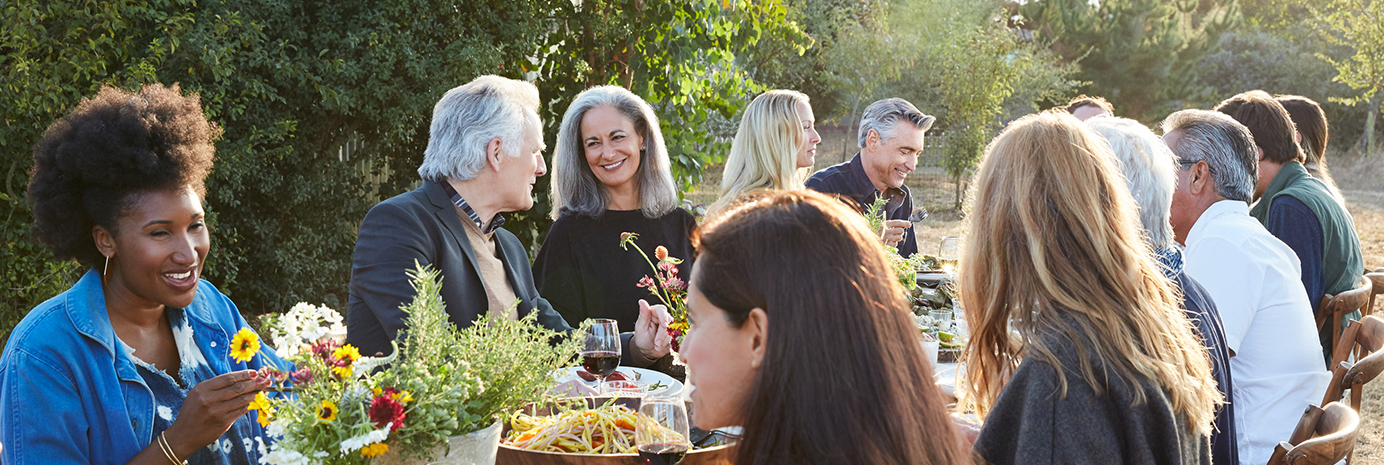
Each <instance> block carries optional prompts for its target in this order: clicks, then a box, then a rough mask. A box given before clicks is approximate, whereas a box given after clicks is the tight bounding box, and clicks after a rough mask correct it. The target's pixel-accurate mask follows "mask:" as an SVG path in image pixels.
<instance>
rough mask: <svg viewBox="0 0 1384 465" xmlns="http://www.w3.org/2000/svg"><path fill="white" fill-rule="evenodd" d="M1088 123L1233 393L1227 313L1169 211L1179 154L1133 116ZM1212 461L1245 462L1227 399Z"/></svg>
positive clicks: (1223, 384)
mask: <svg viewBox="0 0 1384 465" xmlns="http://www.w3.org/2000/svg"><path fill="white" fill-rule="evenodd" d="M1086 127H1088V128H1090V129H1091V130H1092V131H1094V132H1095V133H1096V134H1099V135H1100V136H1101V137H1103V138H1104V139H1105V140H1106V142H1108V143H1109V144H1110V148H1111V154H1112V155H1114V161H1116V162H1117V163H1116V164H1117V165H1118V166H1119V168H1120V171H1121V172H1123V173H1124V177H1125V181H1126V184H1128V185H1129V191H1130V194H1132V197H1133V198H1134V203H1135V204H1136V205H1137V206H1138V207H1139V220H1140V223H1142V225H1143V232H1144V240H1145V241H1147V242H1148V243H1149V246H1150V247H1151V248H1152V249H1153V252H1154V253H1155V254H1156V257H1155V258H1157V259H1158V262H1159V264H1161V265H1162V267H1161V268H1162V270H1163V275H1164V276H1165V277H1167V278H1168V279H1169V280H1171V281H1172V282H1173V283H1174V284H1176V285H1177V289H1178V290H1180V291H1181V297H1182V311H1183V313H1184V314H1185V315H1187V319H1189V320H1191V321H1192V326H1193V327H1194V329H1196V330H1197V334H1198V335H1199V336H1201V342H1202V345H1204V346H1206V351H1207V353H1208V354H1210V356H1211V376H1212V377H1213V378H1215V379H1216V387H1217V388H1218V389H1219V390H1220V391H1221V396H1223V397H1225V398H1226V399H1229V398H1230V393H1231V392H1232V391H1231V387H1232V386H1233V384H1232V381H1231V379H1230V352H1229V350H1228V349H1226V346H1225V331H1224V330H1223V329H1222V328H1221V323H1220V322H1221V314H1220V313H1219V312H1217V311H1216V303H1215V302H1213V301H1212V300H1211V294H1209V293H1207V292H1206V288H1203V287H1201V284H1200V283H1198V282H1197V281H1196V280H1194V279H1192V277H1191V276H1187V273H1186V272H1185V271H1183V266H1182V247H1181V246H1178V245H1177V242H1175V241H1173V226H1172V224H1171V223H1169V221H1168V218H1169V211H1170V208H1171V206H1172V203H1173V189H1174V188H1175V187H1176V185H1177V168H1176V165H1177V162H1176V158H1177V156H1175V155H1173V151H1172V149H1169V148H1168V145H1167V144H1165V143H1163V139H1161V138H1159V137H1158V136H1157V135H1154V133H1153V131H1151V130H1149V128H1148V127H1145V126H1144V125H1143V124H1139V122H1138V121H1135V120H1132V119H1129V118H1116V117H1105V118H1091V119H1088V120H1086ZM1211 463H1212V464H1214V465H1234V464H1238V463H1240V454H1239V453H1238V451H1237V450H1236V441H1235V409H1234V406H1233V405H1231V404H1229V403H1227V404H1224V405H1222V406H1221V408H1220V410H1219V411H1217V412H1216V428H1215V431H1214V432H1212V433H1211Z"/></svg>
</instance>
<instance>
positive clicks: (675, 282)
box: [663, 276, 686, 291]
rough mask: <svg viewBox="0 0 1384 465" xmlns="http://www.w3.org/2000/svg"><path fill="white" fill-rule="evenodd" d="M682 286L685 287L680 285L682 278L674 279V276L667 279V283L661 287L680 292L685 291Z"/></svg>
mask: <svg viewBox="0 0 1384 465" xmlns="http://www.w3.org/2000/svg"><path fill="white" fill-rule="evenodd" d="M684 286H685V285H684V284H683V283H682V278H678V277H676V276H674V277H672V278H668V281H667V282H665V283H664V284H663V287H665V288H667V289H673V290H679V291H680V290H683V289H686V287H684Z"/></svg>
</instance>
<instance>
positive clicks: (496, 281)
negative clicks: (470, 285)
mask: <svg viewBox="0 0 1384 465" xmlns="http://www.w3.org/2000/svg"><path fill="white" fill-rule="evenodd" d="M456 212H457V214H458V215H461V224H464V225H466V239H467V240H469V241H471V250H472V251H473V252H475V253H476V267H477V268H479V269H480V271H481V285H483V286H485V297H486V299H487V300H488V301H489V302H490V309H489V312H490V314H492V315H506V316H507V317H508V318H509V319H511V320H517V319H519V311H518V310H517V309H515V307H514V305H513V304H514V301H515V300H518V296H516V295H515V294H514V286H512V285H511V284H510V283H509V274H508V273H506V272H505V262H504V261H502V260H500V255H499V250H498V248H496V247H495V233H494V232H491V233H490V234H484V233H481V228H480V227H478V226H476V222H475V221H471V217H469V216H466V213H465V212H462V211H461V209H460V208H457V209H456Z"/></svg>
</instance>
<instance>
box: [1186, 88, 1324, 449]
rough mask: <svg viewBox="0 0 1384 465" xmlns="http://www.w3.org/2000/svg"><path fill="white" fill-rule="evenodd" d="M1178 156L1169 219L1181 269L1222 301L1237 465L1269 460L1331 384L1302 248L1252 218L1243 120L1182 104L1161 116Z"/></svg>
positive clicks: (1250, 155)
mask: <svg viewBox="0 0 1384 465" xmlns="http://www.w3.org/2000/svg"><path fill="white" fill-rule="evenodd" d="M1163 133H1164V136H1163V140H1164V141H1165V142H1167V143H1168V146H1169V147H1171V148H1172V150H1173V153H1174V154H1176V155H1177V157H1178V162H1177V163H1178V165H1179V169H1178V173H1177V187H1176V189H1175V191H1174V192H1173V204H1172V218H1171V219H1172V225H1173V233H1174V235H1175V236H1176V239H1177V241H1178V242H1181V243H1182V244H1184V245H1185V246H1186V251H1185V261H1186V263H1185V268H1184V269H1185V270H1186V272H1187V274H1188V275H1190V276H1192V278H1193V279H1196V280H1197V281H1199V282H1201V284H1202V286H1203V287H1205V288H1206V290H1207V292H1209V293H1210V294H1211V299H1212V300H1213V301H1214V302H1215V303H1216V308H1217V310H1219V311H1220V314H1221V322H1222V325H1223V326H1224V328H1225V337H1226V347H1227V348H1229V349H1230V352H1231V358H1230V371H1231V375H1232V377H1233V378H1234V379H1235V386H1234V392H1233V393H1232V395H1231V399H1229V400H1230V401H1231V402H1234V404H1235V423H1236V425H1235V427H1236V434H1237V436H1238V437H1237V442H1238V444H1239V449H1240V450H1239V452H1240V463H1242V464H1255V465H1258V464H1262V463H1265V462H1267V461H1268V459H1269V456H1270V455H1272V453H1273V448H1274V446H1275V445H1277V444H1278V442H1279V441H1286V440H1288V436H1289V435H1291V434H1292V432H1293V427H1294V426H1295V425H1296V424H1297V420H1298V418H1299V417H1301V416H1302V412H1303V410H1304V409H1305V408H1306V407H1307V405H1308V404H1315V403H1317V402H1319V401H1320V400H1321V398H1322V395H1323V394H1324V393H1325V391H1326V384H1327V382H1328V381H1330V377H1331V376H1330V374H1328V373H1327V372H1326V364H1325V363H1324V362H1323V361H1322V357H1321V346H1320V345H1319V344H1318V342H1317V332H1316V330H1315V325H1314V323H1313V319H1312V306H1311V304H1309V303H1308V301H1307V292H1306V291H1305V290H1304V289H1303V287H1302V279H1301V278H1302V271H1301V265H1300V263H1299V262H1298V258H1297V254H1295V253H1294V252H1293V249H1291V248H1289V247H1288V246H1287V245H1286V244H1284V243H1283V242H1282V241H1280V240H1278V238H1275V237H1274V236H1273V235H1272V234H1270V233H1269V232H1268V230H1265V229H1264V226H1263V225H1261V224H1260V223H1259V222H1258V221H1256V220H1255V219H1254V218H1253V217H1251V216H1249V202H1250V198H1251V196H1252V195H1254V185H1255V178H1256V172H1257V169H1258V159H1259V156H1258V152H1257V149H1256V147H1255V145H1254V138H1253V136H1251V135H1250V132H1249V130H1248V129H1246V128H1245V127H1244V126H1243V125H1241V124H1240V123H1238V122H1236V121H1235V120H1233V119H1231V118H1230V117H1228V116H1225V115H1223V114H1221V113H1217V112H1212V111H1204V110H1184V111H1179V112H1177V113H1173V114H1172V115H1169V116H1168V118H1167V119H1166V120H1164V121H1163Z"/></svg>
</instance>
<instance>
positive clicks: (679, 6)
mask: <svg viewBox="0 0 1384 465" xmlns="http://www.w3.org/2000/svg"><path fill="white" fill-rule="evenodd" d="M578 3H581V5H576V4H573V2H570V1H567V0H529V1H521V2H510V1H503V0H479V1H468V2H463V3H458V2H453V1H436V0H401V1H392V2H373V1H365V0H345V1H332V2H324V1H314V0H265V1H259V0H256V1H245V0H208V1H201V2H198V1H193V0H152V1H148V2H139V3H113V4H101V5H95V4H90V3H89V2H79V1H74V0H55V1H49V2H36V1H21V2H19V3H11V4H6V5H5V6H3V10H0V11H3V16H0V23H3V27H0V31H3V32H0V65H3V71H0V73H3V74H0V76H3V77H0V96H2V97H3V99H4V101H5V102H7V104H6V105H5V106H4V107H3V108H2V109H0V119H3V121H4V124H0V149H3V150H0V157H3V158H0V173H4V174H5V178H4V180H5V186H3V187H0V194H3V196H4V197H3V198H0V201H3V204H4V210H3V211H0V220H3V223H0V226H2V227H3V230H0V238H3V242H2V243H0V244H2V246H0V276H3V277H0V285H2V286H3V287H0V308H3V309H4V311H5V312H7V313H5V314H3V315H0V316H3V320H0V321H3V324H0V328H4V329H5V330H8V328H10V327H12V326H13V325H14V324H15V323H17V321H18V319H19V318H20V317H21V316H22V315H23V313H24V312H26V311H27V310H28V309H29V308H32V307H33V306H35V305H37V304H38V303H39V302H41V301H42V300H44V299H47V298H49V297H51V296H53V295H55V294H57V293H58V292H61V291H62V290H63V289H66V288H67V287H69V286H70V284H71V283H72V282H75V280H76V279H77V277H78V276H79V273H80V271H81V270H78V269H77V268H78V267H77V265H76V264H75V263H66V262H59V261H56V260H54V259H53V257H52V255H51V254H48V253H47V252H44V251H43V248H42V247H41V246H40V245H39V244H37V243H35V242H33V241H32V240H30V239H29V238H28V237H27V231H28V229H29V225H30V224H32V217H31V216H30V212H29V209H28V207H27V204H26V202H25V201H24V200H23V191H24V185H25V184H26V182H27V181H26V179H27V176H26V173H27V172H28V170H29V167H30V166H31V164H32V156H30V154H29V153H28V152H29V147H31V146H32V144H34V143H35V142H37V141H38V140H39V138H40V137H41V135H42V132H43V130H44V128H46V127H47V126H48V125H49V124H51V123H52V122H53V121H54V120H56V119H57V118H58V117H59V116H61V115H62V114H64V113H65V112H67V111H69V109H71V108H73V107H74V106H75V105H76V103H77V102H78V101H79V100H80V99H81V98H82V97H84V96H88V95H93V94H95V93H96V91H97V90H98V89H99V88H100V86H102V85H113V86H118V87H124V88H136V87H137V86H138V85H140V84H142V83H147V82H156V81H157V82H164V83H173V82H178V83H181V84H182V88H183V90H184V91H186V92H195V93H198V94H200V95H201V99H202V103H203V106H204V109H205V111H206V113H207V116H208V117H209V118H210V119H212V120H214V121H216V122H217V123H218V124H220V125H221V126H222V127H223V129H224V135H223V139H222V140H220V141H219V142H218V143H217V161H216V167H215V169H214V171H213V172H212V174H211V176H210V177H209V179H208V180H207V187H208V192H207V198H206V203H207V210H208V216H209V223H210V224H211V226H212V234H213V240H212V243H213V249H212V250H213V252H212V254H211V255H210V257H208V259H207V268H206V270H205V271H206V274H205V276H206V277H207V279H209V280H211V281H212V282H214V283H215V284H217V285H218V286H219V287H220V288H221V289H222V290H223V291H224V292H226V293H227V294H228V295H230V296H231V297H232V298H233V299H235V301H236V302H237V304H238V305H240V307H241V309H242V310H244V311H245V312H246V313H249V314H259V313H265V312H274V311H279V310H282V309H286V308H288V307H289V306H290V305H291V304H292V303H294V302H299V301H306V300H312V301H322V302H324V303H326V304H327V305H330V306H334V307H337V308H341V307H342V306H344V305H345V301H346V298H347V285H348V283H349V278H350V257H351V254H352V251H353V249H354V245H355V235H356V228H357V227H358V225H359V222H360V219H361V218H363V217H364V215H365V212H366V211H367V210H368V209H369V208H370V207H371V206H372V205H374V204H375V203H376V202H378V201H379V200H381V199H384V198H388V197H390V196H393V195H397V194H399V193H401V192H404V191H406V190H409V189H411V188H413V187H415V186H416V184H417V177H416V176H415V175H413V174H412V173H413V172H414V171H415V169H416V168H417V166H418V164H419V162H420V161H421V160H422V154H423V149H424V148H425V147H426V144H427V134H428V125H429V122H430V121H431V108H432V105H433V104H434V103H436V101H437V100H438V99H439V98H440V97H441V96H442V94H443V93H445V92H446V91H447V90H448V89H451V88H453V87H455V86H457V85H460V84H462V83H465V82H467V81H470V80H471V79H473V78H475V77H476V76H478V75H481V74H501V75H507V76H510V77H516V78H518V77H522V76H527V77H529V78H536V79H537V83H538V84H539V85H540V87H541V91H542V95H543V96H544V99H545V105H544V111H545V114H544V120H545V121H546V122H547V124H548V130H547V131H545V132H546V134H547V135H548V137H549V138H550V139H549V141H550V142H551V140H552V139H551V138H552V137H554V136H555V135H556V134H555V133H556V126H557V123H558V118H559V117H560V115H561V114H562V112H563V111H565V110H566V105H567V102H569V101H570V100H571V98H572V97H573V96H575V95H576V93H578V92H580V91H581V90H583V89H585V88H586V87H587V86H589V85H594V84H603V83H620V84H623V85H627V86H629V87H631V88H632V89H633V90H635V91H636V92H637V93H639V94H641V95H643V96H645V97H646V98H647V99H648V100H649V101H650V102H651V103H652V104H654V105H655V107H656V108H657V109H658V111H659V114H660V116H661V117H662V118H663V125H664V126H663V128H664V134H665V136H666V138H667V142H668V147H669V148H670V151H671V155H672V157H673V161H674V169H675V171H676V174H677V176H678V179H680V180H681V181H682V182H683V183H684V185H692V184H694V183H695V182H697V180H698V179H699V176H700V172H701V170H702V169H703V166H704V164H705V163H707V162H709V161H715V160H717V159H718V158H719V157H722V156H723V154H724V153H725V151H726V149H727V146H726V145H727V144H726V143H725V142H724V141H721V140H718V139H716V137H715V136H714V135H712V134H710V133H708V132H705V131H703V130H702V128H703V126H705V125H706V124H708V121H711V120H712V119H713V115H715V117H716V118H720V119H729V118H730V117H731V116H733V115H734V114H735V113H737V112H738V110H739V108H740V107H741V106H742V105H743V102H744V101H745V99H746V98H747V97H748V96H750V95H751V94H752V93H754V92H757V91H758V90H760V87H759V86H758V85H757V84H755V83H754V82H753V80H752V79H749V77H748V76H747V74H746V72H745V69H744V67H743V64H742V63H741V58H740V55H739V54H741V53H744V52H745V51H747V50H751V49H752V48H754V47H756V46H759V45H762V44H768V43H771V42H772V43H775V44H777V43H779V42H781V41H787V43H789V44H790V49H791V50H793V53H801V51H802V50H804V49H805V48H806V47H808V46H809V45H810V43H811V41H810V40H809V39H808V38H807V37H806V36H804V35H802V34H801V32H799V31H798V30H797V28H796V26H795V25H793V24H792V23H790V22H788V21H787V19H786V15H787V10H786V9H785V8H784V6H783V5H782V4H776V3H770V4H759V3H758V2H749V1H743V0H742V1H738V2H734V3H733V4H729V3H731V2H727V3H728V4H727V5H725V6H723V5H722V4H721V2H720V1H710V0H653V1H638V0H637V1H587V2H578ZM421 12H426V13H421ZM795 42H796V44H795ZM552 145H553V144H551V143H550V144H549V146H552ZM546 182H547V179H546V178H542V179H541V181H540V184H546ZM544 187H545V186H543V185H540V186H538V188H537V189H536V190H537V191H538V192H539V194H538V197H539V198H538V202H537V203H536V205H535V208H534V209H533V210H531V211H529V212H519V213H515V214H513V215H512V216H514V217H517V218H513V219H515V220H516V221H512V222H511V223H509V224H507V227H508V228H510V229H511V230H512V231H515V232H516V234H517V235H518V236H519V237H521V238H522V239H524V241H525V243H526V244H528V245H530V246H533V245H536V244H537V242H538V241H539V239H540V238H541V235H542V232H543V230H545V229H546V226H547V221H548V220H547V219H546V213H547V211H548V208H549V206H550V202H548V200H547V198H546V192H547V190H546V189H545V188H544Z"/></svg>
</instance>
